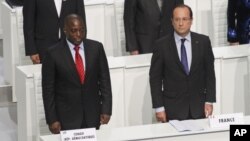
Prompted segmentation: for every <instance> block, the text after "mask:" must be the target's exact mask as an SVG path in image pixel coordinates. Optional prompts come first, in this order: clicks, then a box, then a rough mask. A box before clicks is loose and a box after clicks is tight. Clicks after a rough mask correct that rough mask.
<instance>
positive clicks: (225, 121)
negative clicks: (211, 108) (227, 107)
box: [209, 113, 244, 128]
mask: <svg viewBox="0 0 250 141" xmlns="http://www.w3.org/2000/svg"><path fill="white" fill-rule="evenodd" d="M209 123H210V127H212V128H216V127H229V125H231V124H243V123H244V121H243V113H235V114H223V115H214V116H211V117H209Z"/></svg>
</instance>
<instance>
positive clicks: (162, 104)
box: [150, 4, 216, 122]
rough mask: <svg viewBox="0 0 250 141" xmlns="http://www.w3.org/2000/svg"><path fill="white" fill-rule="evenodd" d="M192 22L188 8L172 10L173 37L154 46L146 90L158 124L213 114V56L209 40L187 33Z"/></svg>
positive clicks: (177, 7)
mask: <svg viewBox="0 0 250 141" xmlns="http://www.w3.org/2000/svg"><path fill="white" fill-rule="evenodd" d="M192 21H193V14H192V10H191V8H190V7H189V6H187V5H183V4H182V5H178V6H176V7H175V8H174V10H173V14H172V24H173V27H174V33H172V34H169V35H168V36H165V37H163V38H161V39H159V40H157V41H156V43H155V44H154V51H153V56H152V60H151V67H150V87H151V97H152V103H153V108H155V110H156V118H157V120H158V121H160V122H166V121H168V120H174V119H176V120H186V119H199V118H205V117H208V116H209V115H211V114H212V112H213V103H214V102H216V96H215V94H216V91H215V71H214V55H213V51H212V47H211V43H210V39H209V37H207V36H205V35H202V34H198V33H194V32H191V31H190V28H191V25H192Z"/></svg>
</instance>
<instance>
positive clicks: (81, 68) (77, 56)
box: [74, 46, 85, 84]
mask: <svg viewBox="0 0 250 141" xmlns="http://www.w3.org/2000/svg"><path fill="white" fill-rule="evenodd" d="M74 49H75V51H76V53H75V64H76V69H77V72H78V75H79V78H80V81H81V84H83V83H84V79H85V72H84V66H83V61H82V57H81V55H80V54H79V49H80V47H79V46H75V48H74Z"/></svg>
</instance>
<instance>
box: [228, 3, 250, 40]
mask: <svg viewBox="0 0 250 141" xmlns="http://www.w3.org/2000/svg"><path fill="white" fill-rule="evenodd" d="M227 19H228V33H227V39H228V42H229V43H230V45H237V44H247V43H249V40H250V0H228V10H227Z"/></svg>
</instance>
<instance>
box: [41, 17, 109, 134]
mask: <svg viewBox="0 0 250 141" xmlns="http://www.w3.org/2000/svg"><path fill="white" fill-rule="evenodd" d="M84 31H85V26H84V22H83V20H82V18H81V17H80V16H78V15H75V14H73V15H69V16H67V17H66V19H65V26H64V32H65V35H66V40H65V39H64V40H61V41H60V42H59V43H57V44H56V45H54V46H52V47H51V48H49V49H48V50H47V52H46V54H45V57H44V61H43V64H42V90H43V102H44V108H45V115H46V121H47V124H48V125H49V129H50V131H51V132H52V133H59V131H60V130H68V129H79V128H89V127H95V128H97V129H99V126H100V124H107V123H108V122H109V119H110V115H111V112H112V94H111V83H110V74H109V67H108V63H107V58H106V55H105V52H104V49H103V46H102V44H101V43H99V42H97V41H93V40H89V39H85V33H84Z"/></svg>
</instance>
